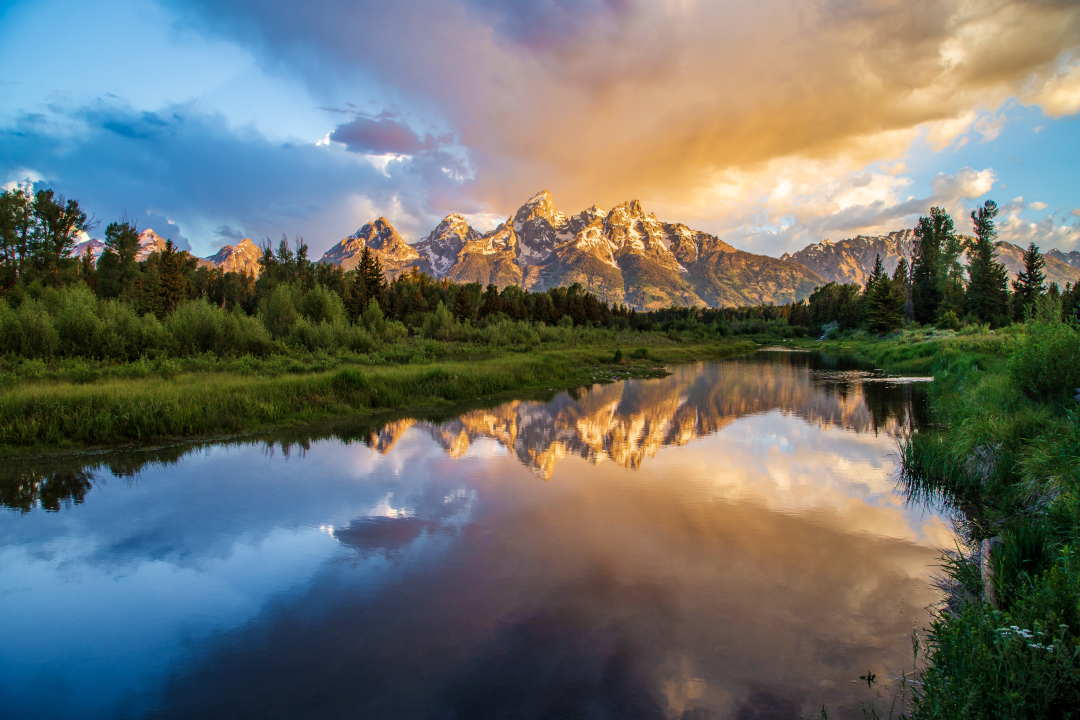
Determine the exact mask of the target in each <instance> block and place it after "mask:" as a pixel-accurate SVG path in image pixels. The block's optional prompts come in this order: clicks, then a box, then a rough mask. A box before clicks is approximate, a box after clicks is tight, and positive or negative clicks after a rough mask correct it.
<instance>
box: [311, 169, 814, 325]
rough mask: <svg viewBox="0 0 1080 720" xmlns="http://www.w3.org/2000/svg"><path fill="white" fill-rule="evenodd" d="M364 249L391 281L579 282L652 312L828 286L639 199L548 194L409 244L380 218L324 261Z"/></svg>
mask: <svg viewBox="0 0 1080 720" xmlns="http://www.w3.org/2000/svg"><path fill="white" fill-rule="evenodd" d="M365 245H366V246H367V247H368V248H370V249H371V250H372V251H373V252H374V253H375V254H376V255H377V256H378V257H379V260H380V261H381V262H382V264H383V267H384V268H385V269H386V272H387V275H388V276H390V277H393V276H396V275H397V274H399V273H401V272H404V271H406V270H408V269H410V268H412V267H417V268H418V269H419V270H421V271H423V272H427V273H430V274H432V275H434V276H435V277H446V278H448V279H450V280H453V281H455V282H462V283H468V282H478V283H480V284H482V285H487V284H489V283H493V284H495V285H497V286H499V287H500V288H501V287H505V286H507V285H521V286H522V287H524V288H526V289H528V290H545V289H547V288H550V287H558V286H565V285H570V284H572V283H575V282H578V283H581V284H582V285H583V286H584V287H585V288H586V289H588V290H589V291H590V292H592V293H594V294H596V295H597V296H598V297H600V298H602V299H604V300H606V301H608V302H613V303H626V304H627V305H629V306H630V307H634V308H638V309H646V310H648V309H655V308H661V307H667V306H670V305H682V306H717V305H760V304H763V303H784V302H790V301H792V300H799V299H803V298H805V297H808V296H809V295H810V293H811V292H812V291H813V289H814V288H815V287H816V286H818V285H820V284H822V281H821V277H820V276H819V275H818V274H817V273H815V272H813V271H812V270H810V269H809V268H807V267H805V266H803V265H800V264H799V263H796V262H792V261H790V260H785V259H777V258H773V257H768V256H765V255H755V254H753V253H748V252H745V251H743V250H737V249H735V248H734V247H732V246H731V245H728V244H727V243H725V242H724V241H722V240H721V239H720V238H718V237H716V236H714V235H710V234H708V233H705V232H701V231H699V230H693V229H691V228H689V227H687V226H686V225H683V224H681V223H668V222H663V221H661V220H658V219H657V218H656V215H655V214H652V213H648V214H646V213H645V211H644V210H643V209H642V207H641V203H640V202H638V201H636V200H631V201H628V202H625V203H622V204H621V205H616V206H615V207H614V208H611V209H610V210H604V209H602V208H599V207H597V206H595V205H594V206H592V207H590V208H587V209H585V210H582V211H581V212H579V213H577V214H574V215H567V214H565V213H563V212H561V211H560V210H558V209H557V208H556V207H555V203H554V202H553V200H552V198H551V194H550V193H549V192H547V191H546V190H545V191H543V192H540V193H537V194H536V195H534V196H533V197H532V198H530V199H529V200H528V201H527V202H526V203H525V204H524V205H522V206H521V207H520V208H519V209H518V210H517V212H516V213H514V214H513V215H512V216H510V217H509V218H507V219H506V221H505V222H502V223H500V224H499V226H498V227H496V228H495V229H494V230H492V231H491V232H488V233H480V232H479V231H477V230H476V229H474V228H472V227H471V226H469V224H468V223H467V222H466V220H465V218H464V217H462V216H461V215H458V214H456V213H453V214H450V215H448V216H446V218H445V219H444V220H443V221H442V222H441V223H439V225H438V227H436V228H435V229H434V230H433V231H432V232H431V234H429V235H428V236H427V237H426V238H424V239H423V240H421V241H420V242H418V243H416V244H414V245H410V244H408V243H406V242H405V241H404V240H403V239H402V238H401V236H400V235H399V234H398V233H397V231H396V230H395V229H394V227H393V226H392V225H391V224H390V222H389V221H388V220H387V219H386V218H379V219H377V220H375V221H373V222H370V223H368V224H366V225H364V226H363V227H362V228H360V229H359V230H358V231H357V232H356V233H354V234H353V235H350V236H349V237H347V238H345V239H344V240H342V241H341V242H339V243H338V244H337V245H335V246H334V247H332V248H330V250H328V251H327V253H326V254H325V255H324V256H323V258H322V261H323V262H332V263H336V264H339V265H341V266H342V267H346V268H348V267H352V266H355V264H356V263H357V262H358V261H359V260H358V258H359V254H360V253H361V252H362V251H363V248H364V247H365Z"/></svg>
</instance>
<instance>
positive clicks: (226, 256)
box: [206, 238, 262, 277]
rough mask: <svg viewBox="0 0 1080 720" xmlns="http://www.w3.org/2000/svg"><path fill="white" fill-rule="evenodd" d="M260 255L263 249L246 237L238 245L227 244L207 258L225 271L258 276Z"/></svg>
mask: <svg viewBox="0 0 1080 720" xmlns="http://www.w3.org/2000/svg"><path fill="white" fill-rule="evenodd" d="M260 257H262V250H261V249H259V247H258V246H257V245H256V244H255V243H253V242H251V240H249V239H248V238H244V239H243V240H241V241H240V242H238V243H237V244H236V245H225V246H224V247H222V248H221V249H220V250H218V251H217V252H216V253H214V254H213V255H211V256H210V257H208V258H206V260H207V262H209V263H210V264H211V265H213V266H214V267H219V268H221V269H222V271H224V272H239V273H251V274H253V275H255V276H256V277H258V275H259V273H260V272H261V268H260V266H259V258H260Z"/></svg>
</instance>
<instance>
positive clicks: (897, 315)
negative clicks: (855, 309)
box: [862, 255, 904, 333]
mask: <svg viewBox="0 0 1080 720" xmlns="http://www.w3.org/2000/svg"><path fill="white" fill-rule="evenodd" d="M862 304H863V318H864V321H865V323H866V328H867V329H868V330H869V331H870V332H875V333H889V332H892V331H893V330H895V329H897V328H898V327H900V326H901V325H902V324H903V316H902V314H901V313H902V310H903V305H904V296H903V295H901V294H900V293H899V292H898V291H897V289H896V288H895V287H894V285H893V281H892V280H891V279H890V278H889V275H888V273H886V272H885V266H884V265H882V263H881V255H878V256H877V258H876V259H875V260H874V269H873V270H872V271H871V273H870V277H869V278H867V279H866V288H865V289H864V290H863V303H862Z"/></svg>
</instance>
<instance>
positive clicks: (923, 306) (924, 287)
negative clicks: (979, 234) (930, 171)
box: [911, 207, 956, 323]
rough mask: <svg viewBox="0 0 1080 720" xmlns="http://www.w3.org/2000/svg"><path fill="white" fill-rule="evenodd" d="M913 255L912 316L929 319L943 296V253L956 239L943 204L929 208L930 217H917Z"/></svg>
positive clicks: (932, 317)
mask: <svg viewBox="0 0 1080 720" xmlns="http://www.w3.org/2000/svg"><path fill="white" fill-rule="evenodd" d="M915 238H916V241H917V245H916V246H915V257H914V258H913V260H912V267H911V301H912V305H913V306H914V307H913V309H914V313H913V316H914V319H915V320H917V321H918V322H920V323H932V322H934V320H935V319H936V318H937V315H938V310H939V309H940V307H941V303H942V300H943V299H944V297H945V290H946V285H947V282H948V270H947V268H945V267H944V263H943V258H942V253H943V252H944V251H945V249H946V247H947V246H948V245H949V243H950V241H953V242H955V238H956V230H955V228H954V226H953V219H952V217H951V216H950V215H949V213H947V212H945V210H944V209H943V208H938V207H934V208H930V217H920V218H919V222H918V224H917V225H916V226H915Z"/></svg>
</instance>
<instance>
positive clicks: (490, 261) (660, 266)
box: [72, 190, 1080, 310]
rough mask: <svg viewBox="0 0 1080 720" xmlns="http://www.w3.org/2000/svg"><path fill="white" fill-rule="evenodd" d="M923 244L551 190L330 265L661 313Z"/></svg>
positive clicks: (355, 251)
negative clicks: (796, 245) (672, 218)
mask: <svg viewBox="0 0 1080 720" xmlns="http://www.w3.org/2000/svg"><path fill="white" fill-rule="evenodd" d="M139 245H140V247H139V253H138V256H137V259H138V260H145V259H146V258H147V257H149V256H150V254H151V253H152V252H154V251H156V250H160V249H162V248H163V247H164V245H165V240H164V239H162V238H161V237H160V236H159V235H157V234H156V233H155V232H154V231H153V230H149V229H148V230H143V231H142V232H141V233H140V234H139ZM914 246H915V236H914V233H913V232H912V231H911V230H910V229H907V230H898V231H896V232H891V233H889V234H887V235H878V236H866V235H858V236H856V237H853V238H848V239H845V240H840V241H837V242H833V241H831V240H824V241H822V242H819V243H814V244H812V245H808V246H807V247H805V248H803V249H802V250H799V251H798V252H796V253H792V254H788V253H784V254H783V255H781V256H780V257H779V258H774V257H770V256H768V255H757V254H754V253H749V252H746V251H743V250H738V249H736V248H734V247H732V246H731V245H728V244H727V243H725V242H724V241H723V240H721V239H720V238H718V237H716V236H714V235H710V234H709V233H706V232H702V231H700V230H694V229H692V228H690V227H687V226H686V225H683V224H682V223H669V222H664V221H661V220H658V219H657V218H656V215H655V214H653V213H648V214H646V213H645V211H644V210H643V209H642V207H641V203H640V202H638V201H637V200H630V201H627V202H624V203H622V204H621V205H616V206H615V207H613V208H611V209H610V210H604V209H602V208H599V207H597V206H596V205H593V206H592V207H589V208H586V209H585V210H582V211H581V212H579V213H577V214H574V215H567V214H566V213H563V212H562V211H560V210H558V209H557V208H556V207H555V203H554V201H553V199H552V197H551V194H550V193H549V192H547V191H546V190H544V191H541V192H539V193H537V194H536V195H534V196H533V197H532V198H530V199H529V200H528V201H526V202H525V204H524V205H522V206H521V207H520V208H518V210H517V212H515V213H514V214H513V215H511V216H510V217H508V218H507V219H506V221H505V222H502V223H500V224H499V225H498V227H496V228H495V229H494V230H492V231H490V232H487V233H481V232H479V231H478V230H476V229H475V228H473V227H471V226H470V225H469V224H468V222H467V220H466V219H465V217H463V216H462V215H459V214H457V213H451V214H450V215H447V216H446V217H445V218H444V219H443V220H442V222H440V223H439V225H438V226H437V227H436V228H435V229H434V230H432V231H431V233H430V234H428V235H427V237H425V238H423V239H422V240H420V241H419V242H416V243H411V244H410V243H408V242H406V241H405V239H404V238H402V237H401V235H400V234H399V233H398V232H397V230H396V229H395V228H394V226H393V225H392V224H391V223H390V221H389V220H387V219H386V218H384V217H380V218H378V219H376V220H373V221H372V222H369V223H367V224H365V225H364V226H363V227H361V228H360V229H359V230H357V231H356V232H355V233H353V234H352V235H350V236H348V237H347V238H344V239H343V240H341V241H340V242H338V243H337V244H335V245H334V246H333V247H331V248H330V249H329V250H327V251H326V253H325V254H324V255H323V256H322V258H321V259H320V262H324V263H332V264H334V265H339V266H341V267H342V268H343V269H345V270H352V269H354V268H355V267H356V266H357V265H358V264H359V262H360V254H361V253H362V252H363V250H364V248H365V247H367V248H369V250H370V251H371V252H373V253H374V254H375V255H376V256H377V257H378V258H379V260H380V261H381V262H382V266H383V269H384V270H385V272H386V275H387V277H388V278H390V279H393V278H394V277H396V276H398V275H400V274H401V273H403V272H407V271H409V270H411V269H412V268H414V267H415V268H417V269H418V270H420V271H421V272H425V273H428V274H430V275H432V276H434V277H437V278H447V279H449V280H453V281H454V282H459V283H469V282H477V283H480V284H481V285H488V284H489V283H490V284H495V285H496V286H498V287H499V288H503V287H506V286H507V285H521V286H522V287H524V288H526V289H528V290H546V289H548V288H551V287H559V286H566V285H570V284H572V283H575V282H577V283H581V285H583V286H584V287H585V288H586V289H588V290H589V291H590V292H592V293H594V294H596V295H597V296H598V297H600V298H601V299H603V300H605V301H607V302H611V303H625V304H626V305H628V306H630V307H632V308H636V309H639V310H651V309H656V308H661V307H668V306H671V305H680V306H698V307H702V306H709V307H717V306H733V305H762V304H767V303H774V304H780V303H786V302H791V301H793V300H802V299H805V298H807V297H809V295H810V293H811V292H813V290H814V288H815V287H817V286H819V285H824V284H825V283H827V282H839V283H858V284H860V285H861V284H865V282H866V278H867V277H868V276H869V275H870V272H871V270H872V269H873V266H874V261H875V259H876V257H877V256H878V255H881V258H882V262H883V264H884V267H885V269H886V271H888V272H889V273H890V274H891V273H892V272H893V271H894V270H895V268H896V266H897V264H898V263H899V262H900V259H901V258H905V259H907V260H908V262H910V261H911V258H912V254H913V250H914ZM88 247H89V248H90V251H91V254H92V255H93V257H94V258H95V259H96V258H97V257H98V256H100V254H101V251H102V249H103V247H104V245H103V243H102V242H101V241H100V240H91V239H87V240H86V241H84V242H82V243H79V244H78V245H77V246H76V247H75V250H74V251H73V253H72V254H73V255H82V254H83V253H85V251H86V249H87V248H88ZM997 250H998V258H999V260H1000V261H1001V262H1002V263H1003V264H1004V265H1005V267H1006V269H1007V270H1008V271H1009V273H1010V275H1012V276H1015V275H1016V273H1018V272H1019V271H1020V270H1021V269H1022V255H1023V250H1022V249H1021V248H1019V247H1017V246H1016V245H1013V244H1011V243H1008V242H998V243H997ZM261 253H262V251H261V249H260V248H259V247H258V246H257V245H256V244H255V243H253V242H252V241H251V240H249V239H247V238H244V239H243V240H241V241H240V242H239V243H237V244H236V245H225V246H224V247H222V248H221V250H219V251H218V252H217V253H215V254H214V255H212V256H210V257H209V258H206V259H205V260H200V263H205V264H208V265H213V266H215V267H220V268H222V269H223V270H225V271H226V272H228V271H237V272H251V273H253V274H255V275H258V273H259V257H260V255H261ZM1043 257H1044V258H1045V261H1046V267H1045V274H1046V279H1047V282H1056V283H1057V284H1058V285H1059V286H1060V287H1064V286H1065V284H1066V283H1074V284H1075V283H1077V282H1080V251H1076V250H1074V251H1071V252H1068V253H1064V252H1061V251H1059V250H1056V249H1054V250H1050V251H1048V252H1046V253H1044V255H1043Z"/></svg>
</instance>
